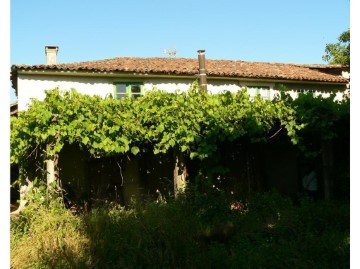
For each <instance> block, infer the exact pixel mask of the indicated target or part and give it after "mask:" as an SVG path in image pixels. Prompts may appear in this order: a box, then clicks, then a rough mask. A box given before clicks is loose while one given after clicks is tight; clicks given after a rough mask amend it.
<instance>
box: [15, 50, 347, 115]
mask: <svg viewBox="0 0 360 269" xmlns="http://www.w3.org/2000/svg"><path fill="white" fill-rule="evenodd" d="M58 49H59V48H58V47H56V46H47V47H46V49H45V51H46V59H47V60H46V64H37V65H23V64H21V65H13V66H12V67H11V80H12V86H13V88H14V89H15V92H16V95H17V97H18V109H19V111H21V110H25V109H26V107H27V105H28V104H29V103H30V99H31V98H37V99H42V98H44V97H45V93H44V90H45V89H53V88H56V87H58V88H59V89H64V90H66V89H70V88H75V89H76V90H77V91H78V92H80V93H84V94H90V95H99V96H102V97H106V96H109V95H113V96H114V97H116V98H122V97H124V96H126V95H132V96H139V95H141V94H143V93H144V92H146V91H149V90H152V89H153V88H157V89H160V90H166V91H170V92H173V91H175V90H177V89H180V90H183V91H186V90H188V89H189V87H190V85H191V83H193V82H194V81H195V80H197V79H198V77H199V62H198V59H195V58H194V59H192V58H134V57H117V58H112V59H104V60H96V61H89V62H79V63H58V64H57V60H56V56H57V52H58ZM202 54H203V53H202ZM199 55H200V53H199ZM205 64H206V66H205V69H206V77H207V90H208V92H209V93H218V92H221V91H224V90H228V91H231V92H235V91H238V90H239V89H240V88H242V87H247V88H248V92H249V94H250V95H251V96H254V95H256V94H261V95H262V96H263V97H264V98H267V99H272V98H273V97H274V95H275V94H276V93H277V92H278V90H280V89H284V88H286V89H287V90H289V91H293V93H294V94H295V92H298V91H314V92H318V93H329V92H337V93H338V94H339V98H341V94H342V93H343V92H344V91H346V89H347V85H348V83H349V79H348V78H346V77H344V75H345V76H346V74H347V73H346V71H349V68H348V67H347V66H342V65H325V64H323V65H321V64H317V65H307V64H284V63H262V62H245V61H238V60H210V59H207V60H206V62H205Z"/></svg>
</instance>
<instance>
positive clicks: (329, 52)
mask: <svg viewBox="0 0 360 269" xmlns="http://www.w3.org/2000/svg"><path fill="white" fill-rule="evenodd" d="M338 41H339V42H337V43H329V44H326V47H325V52H326V54H325V55H324V56H323V57H322V59H323V60H324V61H326V62H328V63H330V64H346V65H350V29H348V30H347V31H345V32H343V33H342V34H341V35H340V36H339V37H338Z"/></svg>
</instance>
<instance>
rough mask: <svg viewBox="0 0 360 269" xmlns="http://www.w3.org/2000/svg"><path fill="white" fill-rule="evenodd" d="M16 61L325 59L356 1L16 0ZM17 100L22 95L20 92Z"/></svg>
mask: <svg viewBox="0 0 360 269" xmlns="http://www.w3.org/2000/svg"><path fill="white" fill-rule="evenodd" d="M10 3H11V6H10V62H11V65H12V64H44V63H45V46H46V45H51V46H59V52H58V62H59V63H69V62H79V61H90V60H99V59H106V58H113V57H119V56H131V57H169V56H168V55H167V54H165V53H164V49H172V50H174V49H175V50H176V52H177V53H176V57H186V58H196V57H197V50H199V49H205V50H206V58H208V59H231V60H243V61H259V62H283V63H324V62H323V61H322V56H323V55H324V54H325V46H326V44H327V43H336V42H337V38H338V36H339V35H340V34H341V33H342V32H344V31H346V30H347V29H348V28H349V27H350V1H349V0H316V1H314V0H302V1H289V0H286V1H285V0H273V1H268V0H262V1H260V0H252V1H244V0H222V1H212V0H208V1H203V0H198V1H192V0H182V1H177V0H172V1H164V0H152V1H146V0H132V1H121V0H117V1H116V0H102V1H93V0H88V1H80V0H71V1H69V0H63V1H60V2H46V1H41V0H31V1H21V0H11V1H10ZM10 91H11V99H12V100H16V97H15V95H14V91H13V90H10Z"/></svg>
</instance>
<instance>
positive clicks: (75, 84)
mask: <svg viewBox="0 0 360 269" xmlns="http://www.w3.org/2000/svg"><path fill="white" fill-rule="evenodd" d="M195 79H196V78H194V79H190V78H188V79H184V78H180V79H176V78H173V79H168V78H163V79H162V78H141V79H136V78H114V77H109V78H102V77H75V76H44V75H28V74H18V82H17V83H18V109H19V111H21V110H26V109H27V106H28V105H29V104H30V103H31V99H32V98H35V99H39V100H43V99H44V98H45V90H51V89H54V88H59V89H60V90H70V89H71V88H74V89H76V90H77V91H78V92H79V93H82V94H89V95H98V96H101V97H103V98H105V97H106V96H109V95H114V90H115V89H114V83H115V82H117V83H120V82H131V81H133V82H141V83H143V85H144V92H146V91H149V90H153V89H154V88H156V89H159V90H164V91H168V92H175V91H176V90H180V91H187V90H188V89H189V87H190V86H191V84H192V83H193V82H194V81H195ZM249 85H250V86H254V87H260V88H261V87H266V88H267V89H268V90H263V89H261V90H260V91H259V94H260V95H261V96H262V97H263V98H265V99H270V100H272V99H273V98H274V96H275V95H276V94H277V93H278V92H277V91H276V90H275V86H276V85H275V83H268V82H264V83H262V82H239V81H236V80H223V81H220V80H208V92H209V93H211V94H217V93H220V92H223V91H230V92H237V91H238V90H239V89H240V88H243V87H246V86H249ZM295 86H296V87H295ZM300 86H301V87H304V85H300ZM300 86H299V85H291V86H290V87H288V89H291V88H292V87H294V88H299V89H300V88H301V87H300ZM320 87H321V86H320ZM248 93H249V94H250V96H255V95H256V94H257V91H256V90H255V89H251V88H248ZM292 95H293V96H294V97H296V96H297V93H296V91H293V94H292ZM325 95H326V94H325ZM324 97H325V96H324ZM337 97H338V99H339V100H340V99H341V97H342V93H341V92H338V93H337Z"/></svg>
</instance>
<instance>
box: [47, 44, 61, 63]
mask: <svg viewBox="0 0 360 269" xmlns="http://www.w3.org/2000/svg"><path fill="white" fill-rule="evenodd" d="M58 50H59V47H58V46H45V55H46V64H57V52H58Z"/></svg>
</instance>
